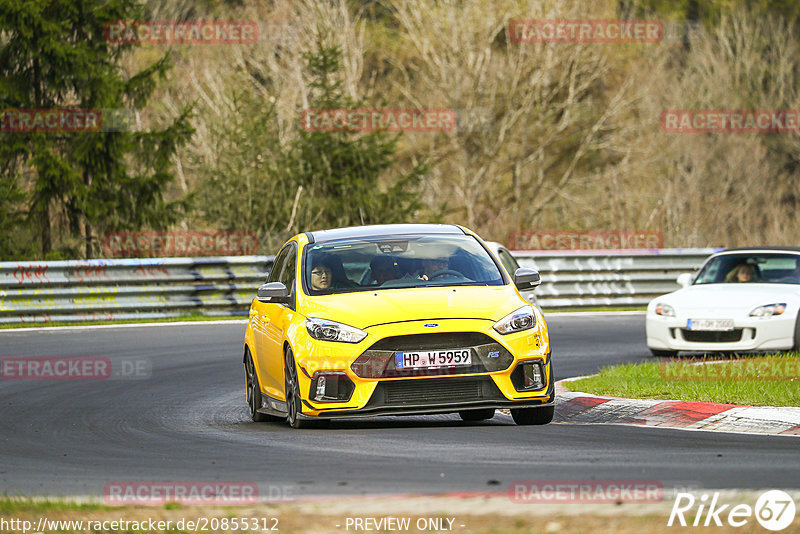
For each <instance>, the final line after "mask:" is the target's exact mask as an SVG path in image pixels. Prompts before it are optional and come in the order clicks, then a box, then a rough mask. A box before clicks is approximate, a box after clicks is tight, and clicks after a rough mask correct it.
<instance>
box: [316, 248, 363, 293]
mask: <svg viewBox="0 0 800 534" xmlns="http://www.w3.org/2000/svg"><path fill="white" fill-rule="evenodd" d="M350 287H356V284H355V282H353V281H352V280H350V279H349V278H347V275H345V274H344V268H343V267H342V265H341V262H340V261H338V262H337V260H336V259H335V258H332V257H330V256H328V255H320V256H315V257H314V259H313V260H312V261H311V289H313V290H314V291H327V290H329V289H342V288H350Z"/></svg>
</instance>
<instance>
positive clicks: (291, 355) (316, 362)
mask: <svg viewBox="0 0 800 534" xmlns="http://www.w3.org/2000/svg"><path fill="white" fill-rule="evenodd" d="M538 284H539V273H537V272H536V271H535V270H532V269H525V268H521V269H518V270H517V271H516V272H515V273H508V272H506V271H505V269H504V268H503V266H502V264H501V263H500V262H499V261H498V259H497V258H496V257H495V256H494V255H493V254H492V253H491V252H490V249H489V248H488V247H487V246H486V245H485V244H484V242H483V241H482V240H481V239H480V238H479V237H478V236H477V235H475V234H474V233H472V232H471V231H469V230H467V229H465V228H463V227H460V226H455V225H452V226H451V225H427V224H426V225H423V224H402V225H379V226H362V227H354V228H340V229H335V230H324V231H318V232H306V233H303V234H299V235H297V236H295V237H293V238H292V239H290V240H289V241H288V242H287V243H286V244H285V245H283V247H282V248H281V250H280V251H279V252H278V254H277V255H276V256H275V261H274V263H273V266H272V270H271V272H270V275H269V279H268V280H267V282H266V283H265V284H264V285H262V286H261V287H260V288H259V289H258V295H257V297H256V298H255V299H254V300H253V303H252V305H251V307H250V319H249V322H248V324H247V330H246V332H245V339H244V369H245V383H246V387H247V404H248V406H249V408H250V415H251V416H252V418H253V420H254V421H267V420H283V419H285V420H286V421H288V423H289V424H290V425H291V426H292V427H295V428H300V427H303V426H306V425H307V424H308V423H310V422H315V421H329V420H330V419H333V418H342V417H364V416H375V415H404V414H435V413H454V412H457V413H458V414H459V415H460V416H461V418H462V419H464V420H465V421H480V420H484V419H490V418H491V417H493V416H494V414H495V410H496V409H498V408H508V409H510V410H511V415H512V417H513V418H514V421H515V422H516V423H517V424H522V425H531V424H535V425H541V424H547V423H549V422H550V421H551V420H552V418H553V407H554V402H555V388H554V379H553V370H552V365H551V362H550V352H551V351H550V339H549V335H548V331H547V325H546V324H545V321H544V318H543V317H542V315H541V313H540V312H539V310H538V309H537V308H536V307H534V306H531V305H530V304H529V303H528V302H527V301H525V300H524V299H523V298H522V296H521V295H520V291H525V290H529V289H532V288H533V287H536V286H537V285H538Z"/></svg>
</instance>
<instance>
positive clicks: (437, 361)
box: [394, 349, 472, 369]
mask: <svg viewBox="0 0 800 534" xmlns="http://www.w3.org/2000/svg"><path fill="white" fill-rule="evenodd" d="M453 365H472V351H470V350H469V349H445V350H422V351H418V352H395V353H394V366H395V367H396V368H398V369H430V368H433V367H450V366H453Z"/></svg>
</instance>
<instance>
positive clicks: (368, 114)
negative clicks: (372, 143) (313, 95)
mask: <svg viewBox="0 0 800 534" xmlns="http://www.w3.org/2000/svg"><path fill="white" fill-rule="evenodd" d="M456 122H457V121H456V112H455V111H454V110H452V109H304V110H303V113H302V117H301V124H302V127H303V129H304V130H305V131H307V132H379V131H381V132H451V131H453V130H454V129H455V127H456Z"/></svg>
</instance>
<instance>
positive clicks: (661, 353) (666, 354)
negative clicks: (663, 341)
mask: <svg viewBox="0 0 800 534" xmlns="http://www.w3.org/2000/svg"><path fill="white" fill-rule="evenodd" d="M650 352H651V353H652V354H653V356H655V357H656V358H674V357H675V356H677V355H678V351H677V350H661V349H650Z"/></svg>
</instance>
